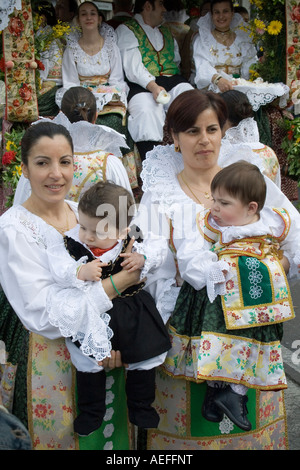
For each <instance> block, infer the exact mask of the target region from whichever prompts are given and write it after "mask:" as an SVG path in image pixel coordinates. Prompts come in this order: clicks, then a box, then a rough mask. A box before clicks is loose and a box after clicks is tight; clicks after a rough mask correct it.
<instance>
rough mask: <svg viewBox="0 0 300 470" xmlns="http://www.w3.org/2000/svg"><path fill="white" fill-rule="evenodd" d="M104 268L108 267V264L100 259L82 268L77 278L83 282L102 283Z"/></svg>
mask: <svg viewBox="0 0 300 470" xmlns="http://www.w3.org/2000/svg"><path fill="white" fill-rule="evenodd" d="M102 266H107V263H102V262H101V261H100V260H99V259H94V260H93V261H90V262H89V263H87V264H83V265H82V266H81V268H80V269H79V272H78V274H77V277H78V279H80V280H81V281H100V279H101V276H102Z"/></svg>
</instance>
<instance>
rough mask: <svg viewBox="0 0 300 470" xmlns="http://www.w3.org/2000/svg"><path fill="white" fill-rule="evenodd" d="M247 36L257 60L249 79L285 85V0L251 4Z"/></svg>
mask: <svg viewBox="0 0 300 470" xmlns="http://www.w3.org/2000/svg"><path fill="white" fill-rule="evenodd" d="M250 4H251V18H252V19H251V20H250V21H249V23H248V27H249V29H250V36H251V37H252V40H253V42H254V44H255V45H256V47H257V49H258V52H259V55H260V58H259V61H258V62H257V63H256V64H254V65H253V67H252V69H251V71H250V72H251V79H252V80H254V79H256V78H257V77H261V78H262V79H263V80H264V81H266V82H270V83H276V82H283V83H285V82H286V64H285V52H286V37H285V34H286V27H285V1H284V0H250Z"/></svg>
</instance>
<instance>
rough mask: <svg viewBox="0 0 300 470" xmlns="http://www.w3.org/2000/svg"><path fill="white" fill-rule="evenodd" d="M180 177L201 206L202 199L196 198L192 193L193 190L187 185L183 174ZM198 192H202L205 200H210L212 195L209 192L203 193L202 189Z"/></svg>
mask: <svg viewBox="0 0 300 470" xmlns="http://www.w3.org/2000/svg"><path fill="white" fill-rule="evenodd" d="M180 176H181V179H182V181H183V182H184V184H185V185H186V187H187V188H188V189H189V191H190V193H191V194H192V195H193V196H194V198H195V199H197V201H198V202H199V203H200V204H202V202H201V201H200V199H199V198H198V197H197V196H196V194H195V193H194V192H193V191H192V189H191V188H190V186H189V185H188V184H187V182H186V181H185V179H184V177H183V173H182V172H181V173H180ZM198 191H200V193H202V194H204V197H205V199H210V197H211V195H210V194H209V192H208V191H201V189H198Z"/></svg>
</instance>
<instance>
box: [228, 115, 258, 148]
mask: <svg viewBox="0 0 300 470" xmlns="http://www.w3.org/2000/svg"><path fill="white" fill-rule="evenodd" d="M226 141H228V142H230V143H231V144H237V143H241V142H259V131H258V126H257V123H256V121H255V120H254V118H247V119H243V120H242V121H241V122H240V123H239V124H238V125H237V126H236V127H231V128H230V129H227V131H226V132H225V136H224V137H223V140H222V142H226Z"/></svg>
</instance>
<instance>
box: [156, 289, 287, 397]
mask: <svg viewBox="0 0 300 470" xmlns="http://www.w3.org/2000/svg"><path fill="white" fill-rule="evenodd" d="M282 333H283V327H282V324H281V323H278V324H274V325H267V326H261V327H254V328H244V329H235V330H227V329H226V325H225V320H224V314H223V310H222V305H221V298H220V296H218V297H217V298H216V299H215V301H214V302H213V303H210V301H209V299H208V297H207V292H206V288H203V289H201V290H199V291H197V290H195V289H194V288H193V287H192V286H190V285H189V284H188V283H186V282H184V284H183V285H182V287H181V289H180V293H179V296H178V299H177V303H176V306H175V309H174V312H173V314H172V317H171V320H170V324H169V334H170V338H171V343H172V348H171V350H170V351H169V353H168V356H167V359H166V361H165V363H164V365H163V368H164V370H165V372H166V373H168V374H170V375H171V376H173V377H178V378H186V379H188V380H191V381H194V382H202V381H206V380H221V381H225V382H231V383H236V384H243V385H245V386H247V387H248V388H254V389H259V390H280V389H285V388H287V384H286V377H285V373H284V368H283V359H282V354H281V346H280V340H281V338H282Z"/></svg>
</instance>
